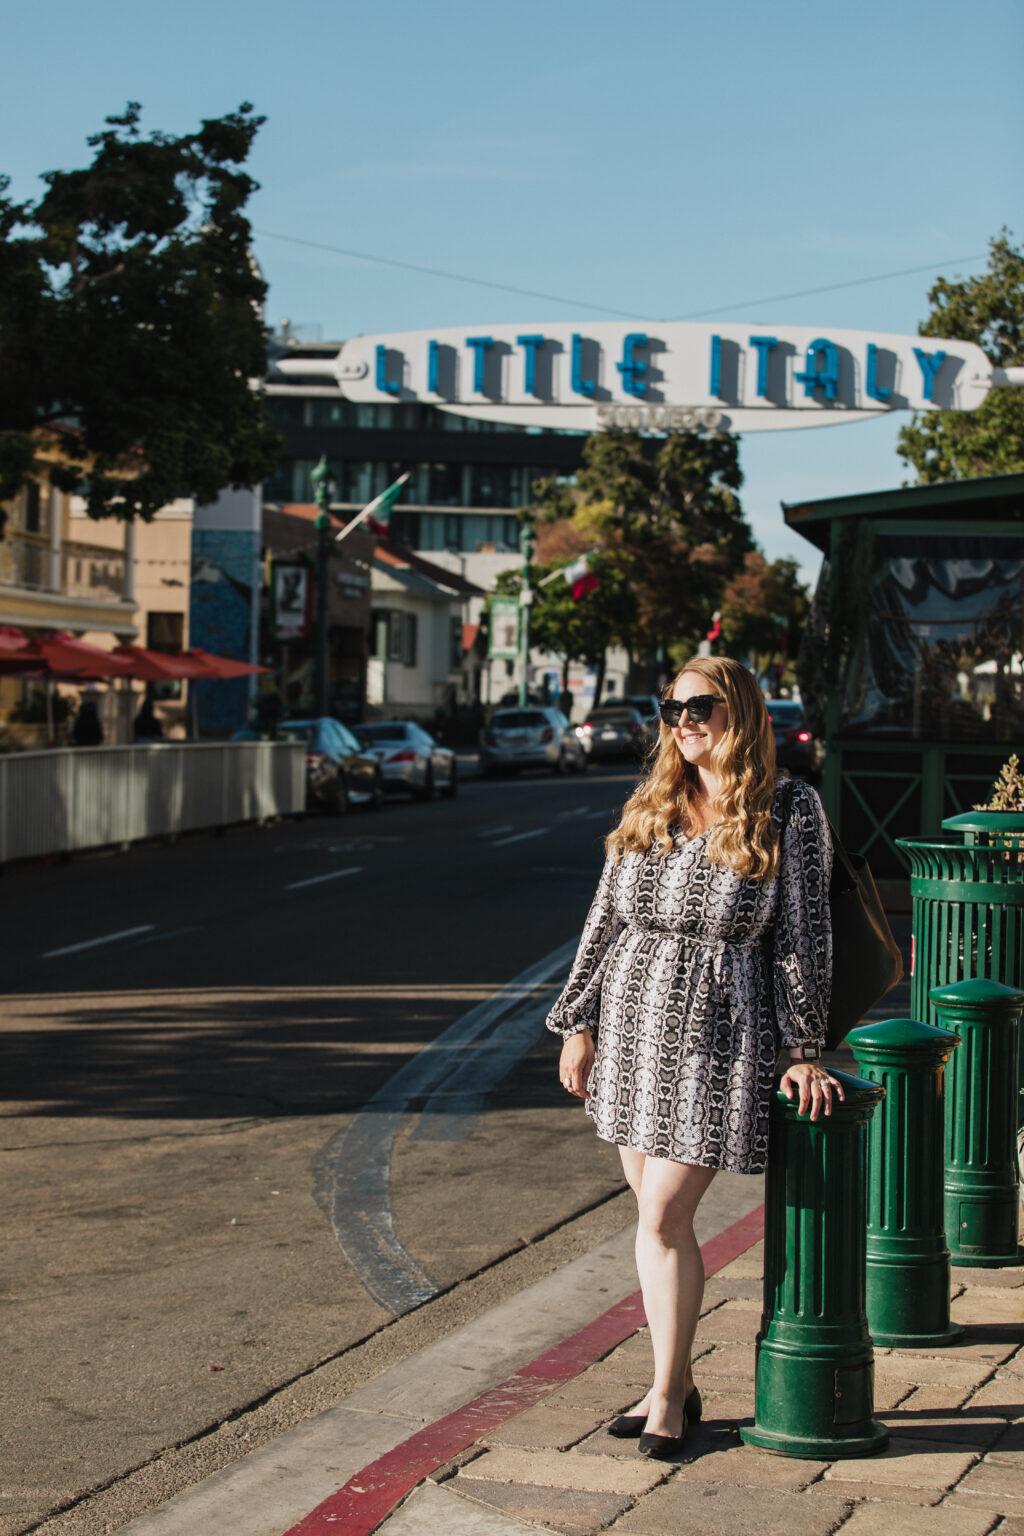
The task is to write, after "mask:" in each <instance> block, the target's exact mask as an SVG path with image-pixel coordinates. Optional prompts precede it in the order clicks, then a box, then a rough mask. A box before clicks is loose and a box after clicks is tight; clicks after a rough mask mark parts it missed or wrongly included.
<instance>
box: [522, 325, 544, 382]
mask: <svg viewBox="0 0 1024 1536" xmlns="http://www.w3.org/2000/svg"><path fill="white" fill-rule="evenodd" d="M544 340H545V338H544V337H543V336H517V337H516V346H517V347H522V349H523V351H524V352H525V353H526V362H525V367H524V370H523V375H524V376H523V389H524V390H525V392H526V393H527V394H528V395H535V394H536V393H537V351H538V349H539V348H540V347H542V346H543V345H544Z"/></svg>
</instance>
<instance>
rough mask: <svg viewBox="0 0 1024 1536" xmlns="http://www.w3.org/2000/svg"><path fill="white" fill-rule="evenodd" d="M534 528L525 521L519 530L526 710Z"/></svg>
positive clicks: (523, 700) (521, 698) (521, 695)
mask: <svg viewBox="0 0 1024 1536" xmlns="http://www.w3.org/2000/svg"><path fill="white" fill-rule="evenodd" d="M533 543H534V528H533V523H532V522H531V520H530V519H529V518H528V517H526V518H524V519H523V522H522V526H521V527H520V529H519V551H520V553H521V555H522V557H523V583H522V586H521V587H520V589H519V707H520V709H522V708H524V707H525V705H526V703H527V681H528V680H527V673H528V671H529V667H530V605H531V604H532V602H533V588H532V586H531V585H530V581H531V578H532V576H533V567H532V565H531V563H530V562H531V560H532V559H533Z"/></svg>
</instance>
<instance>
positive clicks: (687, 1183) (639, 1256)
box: [627, 1157, 715, 1436]
mask: <svg viewBox="0 0 1024 1536" xmlns="http://www.w3.org/2000/svg"><path fill="white" fill-rule="evenodd" d="M714 1176H715V1169H714V1168H698V1167H695V1166H694V1165H692V1164H689V1163H674V1162H670V1161H669V1160H668V1159H667V1158H661V1157H648V1158H646V1159H645V1161H644V1167H643V1174H642V1177H641V1180H640V1190H639V1193H638V1196H637V1203H638V1206H639V1224H638V1227H637V1237H636V1267H637V1273H638V1275H639V1276H640V1289H641V1291H642V1293H643V1298H644V1310H645V1311H646V1313H647V1325H648V1327H649V1328H650V1331H651V1344H652V1345H653V1347H654V1383H653V1385H652V1387H651V1390H650V1392H649V1393H648V1394H647V1396H646V1397H645V1398H644V1399H643V1401H642V1403H641V1404H638V1405H637V1407H636V1409H635V1412H637V1413H643V1412H646V1414H647V1426H646V1427H647V1431H648V1433H649V1434H653V1435H673V1436H675V1435H679V1434H681V1433H682V1425H683V1399H684V1398H685V1397H686V1395H687V1393H688V1392H689V1391H691V1390H692V1388H693V1373H692V1369H691V1365H690V1355H691V1351H692V1349H693V1338H694V1334H695V1333H696V1331H697V1320H698V1318H699V1317H700V1308H701V1302H702V1300H703V1296H704V1260H703V1259H702V1257H701V1252H700V1247H699V1245H698V1243H697V1239H696V1236H695V1235H694V1230H693V1218H694V1216H695V1214H696V1211H697V1207H698V1205H699V1204H700V1202H701V1199H702V1197H703V1195H704V1193H705V1191H706V1190H707V1188H708V1186H709V1185H710V1183H711V1181H712V1179H713V1178H714ZM627 1177H628V1175H627Z"/></svg>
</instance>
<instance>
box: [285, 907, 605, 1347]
mask: <svg viewBox="0 0 1024 1536" xmlns="http://www.w3.org/2000/svg"><path fill="white" fill-rule="evenodd" d="M578 942H579V940H578V938H576V937H574V938H572V939H570V940H569V941H568V942H567V943H565V944H562V945H561V946H560V947H559V948H558V949H555V950H552V951H551V953H550V954H548V955H545V956H544V958H543V960H538V961H537V962H536V964H535V965H531V966H529V967H528V969H527V970H525V971H521V972H520V974H519V975H518V976H515V977H513V979H512V980H511V981H510V982H507V983H506V985H505V986H503V987H499V988H498V990H497V991H496V992H495V993H494V994H493V995H492V996H491V997H489V998H487V999H485V1001H483V1002H482V1003H477V1004H476V1006H475V1007H474V1008H471V1009H470V1010H469V1012H468V1013H465V1014H463V1015H462V1017H461V1018H459V1019H456V1020H455V1022H454V1023H453V1024H449V1026H448V1028H447V1029H445V1030H442V1032H441V1033H440V1034H439V1035H437V1036H436V1037H435V1038H434V1039H433V1040H430V1041H428V1043H427V1044H426V1045H425V1046H423V1047H422V1049H421V1050H419V1051H418V1052H417V1053H416V1055H415V1056H412V1057H410V1059H409V1060H408V1061H406V1062H404V1063H403V1065H402V1066H401V1067H399V1069H398V1071H397V1072H395V1073H394V1074H393V1076H391V1077H390V1078H388V1079H387V1081H386V1082H384V1083H383V1084H382V1085H381V1086H380V1088H378V1089H377V1091H376V1093H375V1094H373V1095H372V1097H371V1098H369V1099H367V1101H366V1103H365V1104H363V1105H362V1106H361V1108H360V1109H359V1110H358V1111H357V1113H356V1115H355V1116H354V1118H353V1119H352V1121H351V1123H350V1124H349V1126H348V1127H347V1128H346V1129H345V1130H343V1131H338V1132H337V1133H336V1134H335V1135H334V1136H332V1137H331V1139H330V1141H328V1142H327V1144H326V1145H325V1146H324V1147H322V1148H321V1149H320V1151H319V1152H318V1153H317V1155H316V1157H315V1158H314V1161H313V1172H314V1191H315V1194H316V1198H317V1201H318V1203H320V1204H321V1205H323V1206H324V1207H325V1208H326V1209H327V1210H328V1211H329V1212H330V1217H331V1225H332V1226H333V1228H334V1234H335V1236H336V1238H337V1240H338V1243H339V1244H340V1246H341V1250H342V1252H343V1253H344V1254H345V1257H346V1258H347V1259H348V1261H349V1263H350V1264H351V1265H352V1267H353V1269H354V1270H355V1272H356V1274H357V1275H358V1276H359V1279H360V1280H361V1281H362V1283H363V1285H365V1287H366V1289H367V1290H368V1291H369V1293H370V1295H371V1296H372V1297H373V1299H374V1300H375V1301H377V1302H379V1303H380V1305H381V1306H383V1307H387V1308H388V1310H389V1311H390V1312H393V1313H394V1314H395V1316H396V1317H400V1316H401V1315H402V1314H403V1313H404V1312H408V1311H410V1310H411V1308H413V1307H418V1306H420V1305H421V1304H422V1303H423V1302H424V1301H429V1299H430V1297H431V1296H434V1295H436V1294H437V1290H438V1287H437V1286H436V1285H435V1284H434V1282H433V1281H432V1280H431V1279H430V1278H429V1276H428V1275H427V1274H426V1273H425V1272H424V1271H423V1270H422V1269H421V1268H420V1266H419V1265H418V1264H417V1263H416V1261H415V1260H414V1259H413V1258H411V1257H410V1255H409V1254H408V1253H407V1252H406V1250H405V1249H404V1248H403V1247H402V1244H401V1243H400V1242H399V1240H398V1237H397V1236H396V1234H395V1230H394V1225H393V1222H392V1216H391V1182H390V1181H391V1172H390V1170H391V1151H392V1147H393V1146H394V1143H395V1140H396V1139H397V1137H398V1135H399V1134H400V1132H402V1131H403V1130H404V1128H405V1125H406V1123H407V1120H408V1118H409V1116H410V1115H411V1113H412V1111H411V1109H410V1107H409V1106H410V1104H412V1103H413V1101H414V1100H416V1099H423V1098H424V1097H426V1098H427V1099H428V1102H429V1104H430V1109H431V1114H430V1117H429V1118H430V1120H431V1122H434V1120H435V1116H436V1114H437V1111H438V1109H439V1108H441V1106H444V1109H442V1120H441V1122H440V1123H437V1124H433V1125H432V1127H431V1128H428V1129H427V1130H426V1131H425V1133H424V1137H425V1139H429V1140H434V1139H437V1133H440V1135H441V1136H443V1137H444V1138H445V1139H448V1140H450V1139H452V1138H453V1137H454V1136H456V1135H458V1137H460V1138H461V1136H464V1135H466V1134H468V1132H469V1130H470V1128H471V1124H472V1118H473V1113H474V1112H475V1111H478V1109H479V1107H480V1106H479V1105H478V1104H477V1102H476V1099H477V1095H478V1094H479V1093H480V1092H483V1093H484V1094H486V1093H487V1092H488V1091H489V1090H490V1089H491V1088H493V1087H494V1086H495V1084H496V1083H497V1082H499V1081H500V1080H501V1077H502V1076H503V1075H505V1074H506V1073H507V1072H508V1071H509V1070H510V1069H511V1067H512V1065H513V1064H514V1061H515V1060H516V1058H517V1054H518V1056H522V1054H523V1053H524V1052H525V1051H526V1050H528V1049H529V1048H530V1047H531V1046H532V1045H533V1044H534V1043H535V1042H536V1041H537V1039H538V1038H539V1037H540V1035H541V1032H542V1030H543V1028H544V1019H545V1016H546V1014H547V1011H548V1009H549V1008H550V1005H551V999H550V997H548V996H547V995H546V993H542V994H541V995H540V996H538V995H537V994H536V993H534V994H533V995H532V996H530V995H527V996H525V997H524V995H523V994H524V991H526V990H527V989H529V988H532V987H533V986H534V985H535V984H536V983H545V982H548V981H550V980H551V978H552V977H554V976H557V975H558V974H559V973H560V972H561V971H563V970H564V969H566V968H567V967H568V965H569V964H570V962H571V960H572V958H573V956H574V955H575V953H576V948H577V945H578ZM492 1053H493V1054H492ZM470 1062H472V1063H473V1066H472V1070H471V1071H470V1070H469V1069H468V1064H469V1063H470ZM453 1086H454V1088H455V1092H456V1094H457V1099H456V1100H455V1101H454V1102H453V1101H452V1100H451V1099H448V1098H447V1095H446V1093H445V1090H446V1089H448V1090H451V1089H452V1088H453ZM459 1110H461V1111H462V1114H461V1116H460V1117H459V1119H460V1124H459V1125H458V1126H456V1125H455V1122H454V1120H453V1118H452V1115H453V1113H455V1114H457V1113H458V1111H459ZM431 1129H433V1131H434V1134H433V1135H432V1134H431Z"/></svg>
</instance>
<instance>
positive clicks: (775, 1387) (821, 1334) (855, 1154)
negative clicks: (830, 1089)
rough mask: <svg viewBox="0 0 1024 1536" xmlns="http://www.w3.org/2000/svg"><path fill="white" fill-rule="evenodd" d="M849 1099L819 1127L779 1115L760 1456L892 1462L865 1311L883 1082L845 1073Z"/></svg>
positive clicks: (761, 1348) (769, 1225)
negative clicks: (868, 1187) (870, 1139)
mask: <svg viewBox="0 0 1024 1536" xmlns="http://www.w3.org/2000/svg"><path fill="white" fill-rule="evenodd" d="M832 1075H833V1077H836V1078H838V1080H839V1081H840V1082H841V1083H842V1085H843V1089H844V1091H845V1093H846V1100H845V1102H844V1103H838V1102H836V1103H835V1106H834V1108H833V1110H832V1113H831V1115H827V1116H823V1117H822V1118H821V1119H819V1120H818V1121H816V1122H812V1121H811V1119H810V1117H809V1116H807V1115H799V1114H798V1113H797V1110H796V1103H795V1101H794V1102H793V1103H790V1101H789V1100H788V1099H787V1098H786V1097H785V1095H784V1094H783V1093H781V1092H778V1093H776V1095H775V1102H774V1103H773V1105H772V1121H771V1140H770V1146H769V1153H768V1175H767V1189H766V1195H765V1259H764V1313H763V1315H762V1318H761V1331H760V1333H759V1334H758V1340H757V1371H756V1398H755V1409H754V1423H753V1425H752V1426H749V1427H746V1426H745V1427H743V1428H741V1429H740V1435H741V1437H742V1439H743V1440H744V1441H745V1442H746V1443H747V1444H748V1445H756V1446H760V1447H761V1448H762V1449H763V1450H768V1451H780V1452H782V1453H783V1454H784V1455H787V1456H807V1457H812V1458H818V1459H820V1460H823V1461H832V1460H834V1459H835V1458H836V1457H839V1456H866V1455H869V1454H870V1453H871V1452H872V1451H881V1450H883V1449H884V1448H885V1446H886V1445H887V1444H888V1440H889V1436H888V1432H887V1430H886V1429H885V1427H884V1425H882V1424H879V1423H878V1421H877V1419H876V1418H875V1417H874V1356H873V1354H872V1348H871V1338H870V1335H869V1334H868V1326H867V1318H866V1316H865V1312H864V1264H865V1248H864V1240H865V1169H866V1163H867V1135H868V1122H869V1121H870V1119H871V1114H872V1111H873V1110H874V1108H875V1106H876V1105H877V1104H878V1103H879V1101H880V1100H881V1099H882V1097H883V1095H884V1089H882V1088H880V1087H879V1086H878V1084H877V1083H870V1082H865V1081H864V1080H863V1079H862V1078H859V1077H851V1076H850V1075H849V1074H848V1073H845V1072H835V1071H834V1072H833V1074H832Z"/></svg>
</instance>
